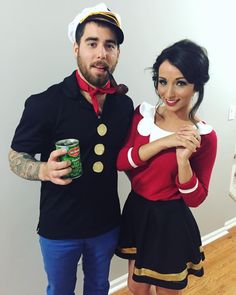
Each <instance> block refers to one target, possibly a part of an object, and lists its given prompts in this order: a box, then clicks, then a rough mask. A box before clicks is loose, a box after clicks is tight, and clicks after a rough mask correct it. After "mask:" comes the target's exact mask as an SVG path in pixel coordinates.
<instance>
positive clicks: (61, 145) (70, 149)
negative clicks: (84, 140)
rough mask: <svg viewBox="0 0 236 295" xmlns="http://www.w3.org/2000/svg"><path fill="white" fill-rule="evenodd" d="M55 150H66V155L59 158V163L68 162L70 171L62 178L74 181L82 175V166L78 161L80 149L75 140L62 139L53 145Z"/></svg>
mask: <svg viewBox="0 0 236 295" xmlns="http://www.w3.org/2000/svg"><path fill="white" fill-rule="evenodd" d="M55 145H56V149H57V150H58V149H66V150H67V153H66V154H65V155H63V156H61V157H59V159H60V161H70V162H71V169H72V171H71V172H70V173H69V174H68V175H66V176H64V177H63V178H71V179H75V178H78V177H80V176H81V175H82V164H81V160H80V147H79V141H78V140H77V139H73V138H69V139H62V140H59V141H57V142H56V143H55Z"/></svg>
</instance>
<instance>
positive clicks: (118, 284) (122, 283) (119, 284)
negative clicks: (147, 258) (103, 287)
mask: <svg viewBox="0 0 236 295" xmlns="http://www.w3.org/2000/svg"><path fill="white" fill-rule="evenodd" d="M127 278H128V274H125V275H123V276H121V277H119V278H118V279H115V280H113V281H111V282H110V290H109V294H113V293H114V292H116V291H119V290H120V289H122V288H125V287H126V286H127Z"/></svg>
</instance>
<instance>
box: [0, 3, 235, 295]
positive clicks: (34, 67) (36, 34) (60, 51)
mask: <svg viewBox="0 0 236 295" xmlns="http://www.w3.org/2000/svg"><path fill="white" fill-rule="evenodd" d="M97 2H98V1H75V0H70V1H69V2H68V1H67V2H66V1H57V0H51V1H46V0H41V1H32V0H19V1H13V0H9V1H1V10H0V32H1V34H0V38H1V46H0V53H1V54H0V65H1V75H0V85H1V87H0V93H1V96H0V97H1V108H0V118H1V119H0V120H1V124H0V128H1V132H0V134H1V155H2V157H1V158H2V169H1V193H0V246H1V251H0V264H1V267H0V294H1V295H3V294H4V295H15V294H24V295H32V294H34V295H42V294H43V292H44V287H45V283H46V279H45V274H44V272H43V266H42V261H41V256H40V251H39V246H38V237H37V235H36V231H35V229H36V224H37V219H38V207H39V183H34V182H28V181H25V180H22V179H19V178H17V177H16V176H14V175H13V174H12V173H11V172H10V171H9V168H8V163H7V152H8V148H9V146H10V141H11V138H12V136H13V132H14V129H15V126H16V124H17V123H18V120H19V118H20V115H21V112H22V108H23V104H24V101H25V99H26V97H27V96H29V95H30V94H31V93H37V92H39V91H42V90H44V89H46V88H47V87H48V86H49V85H51V84H53V83H55V82H58V81H60V80H61V79H63V77H64V76H66V75H68V74H70V73H71V72H72V71H73V69H74V68H75V61H74V58H73V56H72V50H71V44H70V43H69V41H68V39H67V24H68V23H69V22H70V21H71V19H72V17H74V15H75V14H77V12H78V11H79V10H80V9H81V8H82V6H83V5H84V4H86V5H89V6H90V5H94V4H96V3H97ZM106 3H107V5H108V6H110V7H111V9H113V10H116V11H118V12H119V13H120V14H121V16H122V23H123V28H124V32H125V43H124V45H122V47H121V56H120V63H119V66H118V68H117V71H116V73H115V76H116V79H117V81H119V82H124V83H126V84H127V85H129V89H130V91H129V95H130V96H132V98H133V99H134V103H135V105H138V104H139V103H140V102H141V101H143V100H147V101H149V102H151V103H155V101H156V96H155V93H154V90H153V86H152V82H151V73H150V71H148V70H145V68H147V67H150V66H152V64H153V61H154V59H155V57H156V55H157V53H159V52H160V50H161V49H162V48H164V47H166V46H168V45H169V44H170V43H172V42H175V41H177V40H179V39H182V38H190V39H193V40H194V41H197V42H199V43H200V44H202V45H204V46H205V47H206V48H207V49H208V53H209V58H210V61H211V80H210V82H209V83H208V84H207V87H206V93H205V100H204V103H203V105H202V107H201V111H200V116H201V117H202V118H203V119H204V120H205V121H207V122H208V123H210V124H212V125H213V126H214V127H215V129H216V131H217V134H218V139H219V146H218V156H217V161H216V166H215V170H214V172H213V176H212V181H211V186H210V193H209V196H208V198H207V200H206V201H205V203H204V204H203V205H202V206H201V207H200V208H197V209H194V211H193V212H194V215H195V216H196V218H197V220H198V223H199V225H200V229H201V232H202V235H206V234H208V233H210V232H212V231H215V230H217V229H218V228H221V227H222V226H223V225H224V223H225V222H226V221H227V220H230V219H232V218H234V217H235V216H236V213H235V212H236V211H235V209H236V203H235V202H234V201H233V200H232V199H231V198H230V197H228V190H229V181H230V173H231V165H232V164H233V151H234V148H235V144H236V120H233V121H228V120H227V112H228V107H229V105H230V104H234V105H235V104H236V88H235V68H236V61H235V58H234V55H235V52H236V41H235V37H234V36H235V33H234V28H235V23H234V22H235V15H234V12H235V8H236V4H235V1H234V0H225V1H223V2H222V1H217V0H207V1H205V0H198V1H194V0H179V1H175V0H149V1H137V0H135V1H134V0H129V1H126V0H119V1H111V0H107V1H106ZM119 191H120V195H121V202H122V204H123V202H124V200H125V198H126V196H127V193H128V191H129V183H128V181H127V179H126V178H125V176H124V175H123V174H120V183H119ZM125 272H126V263H125V262H124V261H122V260H120V259H118V258H115V259H114V260H113V262H112V268H111V275H110V277H111V279H112V280H113V279H115V278H117V277H119V276H121V275H122V274H124V273H125ZM79 281H81V274H80V273H79ZM80 287H81V286H78V288H77V289H78V290H79V289H81V288H80ZM78 294H81V292H79V293H78Z"/></svg>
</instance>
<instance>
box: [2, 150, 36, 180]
mask: <svg viewBox="0 0 236 295" xmlns="http://www.w3.org/2000/svg"><path fill="white" fill-rule="evenodd" d="M8 159H9V164H10V168H11V170H12V171H13V172H14V173H15V174H16V175H18V176H20V177H22V178H25V179H28V180H40V179H39V169H40V165H41V163H42V162H39V161H37V160H36V159H35V158H34V157H33V156H31V155H29V154H27V153H21V152H20V153H19V152H16V151H14V150H10V152H9V156H8Z"/></svg>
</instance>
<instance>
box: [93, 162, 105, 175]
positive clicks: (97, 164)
mask: <svg viewBox="0 0 236 295" xmlns="http://www.w3.org/2000/svg"><path fill="white" fill-rule="evenodd" d="M103 168H104V166H103V164H102V162H100V161H99V162H95V163H94V164H93V171H94V172H97V173H101V172H102V171H103Z"/></svg>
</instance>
